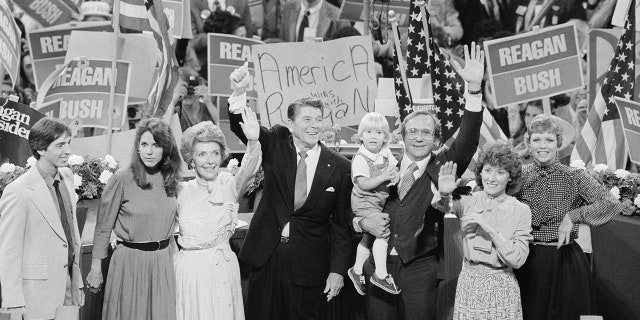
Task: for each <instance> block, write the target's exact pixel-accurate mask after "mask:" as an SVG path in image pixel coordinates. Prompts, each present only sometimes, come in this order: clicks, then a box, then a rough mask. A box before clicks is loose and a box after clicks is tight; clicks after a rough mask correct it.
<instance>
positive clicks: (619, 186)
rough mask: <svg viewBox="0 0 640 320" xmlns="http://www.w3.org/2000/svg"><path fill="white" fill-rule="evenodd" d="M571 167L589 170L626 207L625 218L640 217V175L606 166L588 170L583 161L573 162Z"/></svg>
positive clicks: (599, 165)
mask: <svg viewBox="0 0 640 320" xmlns="http://www.w3.org/2000/svg"><path fill="white" fill-rule="evenodd" d="M571 167H574V168H578V169H582V170H587V172H588V173H589V174H590V175H591V176H592V177H594V178H595V179H596V180H597V181H598V182H600V183H601V184H602V185H603V186H604V187H605V188H607V189H609V191H610V192H611V194H613V196H614V197H616V198H617V199H618V200H620V202H622V204H623V205H624V209H623V211H622V214H623V215H625V216H632V215H640V174H637V173H631V172H629V171H627V170H624V169H617V170H612V169H610V168H609V167H608V166H607V165H606V164H602V163H599V164H596V165H595V166H593V167H591V168H587V167H586V165H585V163H584V162H583V161H582V160H575V161H573V162H571Z"/></svg>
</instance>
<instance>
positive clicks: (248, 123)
mask: <svg viewBox="0 0 640 320" xmlns="http://www.w3.org/2000/svg"><path fill="white" fill-rule="evenodd" d="M242 130H243V132H244V134H245V136H246V137H247V139H248V144H247V152H246V153H245V155H244V156H243V157H242V166H240V169H239V171H238V173H237V174H236V175H235V176H234V175H232V173H230V172H226V171H221V168H220V164H221V163H222V161H223V160H225V159H226V158H227V155H228V152H229V150H228V149H227V144H226V142H225V137H224V134H223V133H222V130H220V128H219V127H217V126H215V125H214V124H213V123H212V122H210V121H206V122H201V123H198V124H196V125H195V126H193V127H191V128H189V129H187V130H186V131H185V132H184V133H183V135H182V143H181V147H180V152H181V154H182V158H183V159H184V160H185V162H186V163H187V164H188V165H189V167H190V168H192V169H195V172H196V178H195V179H194V180H191V181H189V182H183V183H181V188H180V192H179V193H178V207H179V208H180V209H179V212H178V226H179V229H180V233H179V235H178V243H179V244H180V247H181V250H180V252H178V254H177V255H176V260H175V272H176V297H177V298H176V299H177V301H176V302H177V305H176V306H177V307H176V310H177V319H178V320H188V319H217V320H224V319H228V320H243V319H244V305H243V304H242V287H241V286H240V267H239V265H238V259H237V258H236V255H235V253H233V251H231V247H230V246H229V239H230V238H231V236H232V235H233V233H234V232H235V229H236V224H237V222H238V198H239V197H240V196H242V195H243V194H244V192H245V191H246V190H247V187H248V186H249V184H250V183H251V182H252V181H253V178H254V176H255V174H256V172H257V171H258V168H259V167H260V164H261V162H262V151H261V150H260V142H258V135H259V134H260V125H259V124H258V121H257V118H256V115H255V113H253V112H252V111H251V110H248V109H245V113H244V114H243V122H242Z"/></svg>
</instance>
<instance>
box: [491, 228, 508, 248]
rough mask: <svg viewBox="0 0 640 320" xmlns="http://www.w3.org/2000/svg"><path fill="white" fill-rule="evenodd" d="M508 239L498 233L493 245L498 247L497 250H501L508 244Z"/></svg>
mask: <svg viewBox="0 0 640 320" xmlns="http://www.w3.org/2000/svg"><path fill="white" fill-rule="evenodd" d="M507 241H508V240H507V238H505V237H504V236H503V235H502V233H500V232H498V235H497V236H496V237H495V238H494V239H493V243H494V244H495V245H496V249H500V248H501V247H503V246H504V244H505V243H506V242H507Z"/></svg>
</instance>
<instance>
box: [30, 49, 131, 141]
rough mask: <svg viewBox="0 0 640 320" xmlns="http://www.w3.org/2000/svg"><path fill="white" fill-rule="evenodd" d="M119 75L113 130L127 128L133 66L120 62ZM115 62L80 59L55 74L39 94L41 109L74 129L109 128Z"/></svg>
mask: <svg viewBox="0 0 640 320" xmlns="http://www.w3.org/2000/svg"><path fill="white" fill-rule="evenodd" d="M117 68H118V72H117V73H116V76H117V79H116V92H115V93H116V95H115V104H114V105H115V108H114V112H113V129H116V130H118V129H120V127H121V126H123V125H124V121H125V116H124V113H125V112H126V110H127V109H126V108H127V98H128V94H129V78H130V72H129V63H128V62H122V61H119V62H118V63H117ZM111 72H112V71H111V61H109V60H98V59H91V60H85V59H78V60H73V61H71V62H69V63H67V64H65V65H64V66H63V67H62V68H60V69H58V70H56V72H54V73H52V74H51V76H49V78H47V80H46V81H45V82H44V83H43V85H42V88H41V90H40V91H39V92H38V103H37V108H38V110H39V111H40V112H42V113H44V114H46V115H47V116H49V117H52V118H57V119H60V120H62V121H63V122H65V123H67V124H68V125H69V126H70V127H72V128H84V127H96V128H108V110H109V102H110V100H109V93H110V91H111Z"/></svg>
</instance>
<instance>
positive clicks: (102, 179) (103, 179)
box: [98, 170, 113, 184]
mask: <svg viewBox="0 0 640 320" xmlns="http://www.w3.org/2000/svg"><path fill="white" fill-rule="evenodd" d="M112 176H113V173H111V171H109V170H104V171H102V173H101V174H100V177H99V178H98V180H100V183H104V184H107V182H108V181H109V179H111V177H112Z"/></svg>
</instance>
